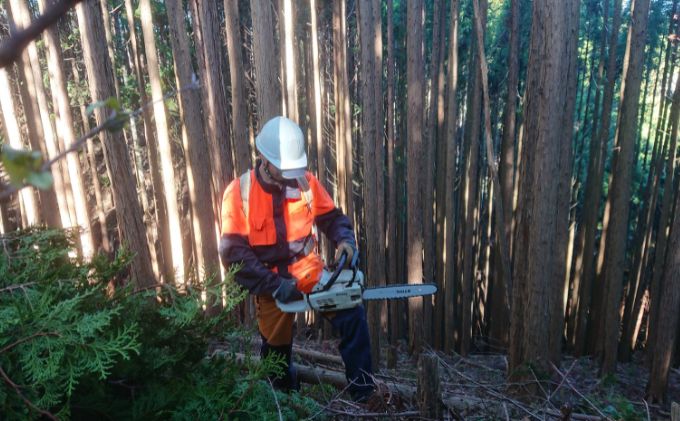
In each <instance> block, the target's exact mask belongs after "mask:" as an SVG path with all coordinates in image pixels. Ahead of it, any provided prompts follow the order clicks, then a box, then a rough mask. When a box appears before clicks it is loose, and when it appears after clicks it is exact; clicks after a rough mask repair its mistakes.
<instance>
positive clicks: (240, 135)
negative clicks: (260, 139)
mask: <svg viewBox="0 0 680 421" xmlns="http://www.w3.org/2000/svg"><path fill="white" fill-rule="evenodd" d="M224 19H225V26H226V33H227V51H228V54H229V75H230V77H231V114H232V133H233V136H232V144H233V146H234V168H235V169H236V173H237V174H243V173H244V172H245V171H247V170H248V168H250V166H251V158H250V156H251V155H250V151H249V145H250V130H249V128H248V102H247V100H248V96H247V93H246V86H245V83H244V77H243V75H244V74H245V70H244V69H243V54H242V52H241V48H242V41H241V24H240V18H239V11H238V2H235V1H232V0H225V1H224ZM218 203H219V202H218Z"/></svg>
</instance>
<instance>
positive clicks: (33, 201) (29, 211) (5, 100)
mask: <svg viewBox="0 0 680 421" xmlns="http://www.w3.org/2000/svg"><path fill="white" fill-rule="evenodd" d="M0 92H4V94H3V95H0V108H1V109H2V116H3V117H4V119H3V124H4V125H5V128H6V129H7V135H8V137H9V139H8V141H9V145H10V146H11V147H12V148H14V149H25V148H24V144H23V142H22V140H21V131H20V130H19V123H18V122H17V117H16V108H15V103H14V97H13V95H12V88H11V87H10V84H9V75H8V74H7V69H6V68H4V67H2V68H0ZM19 197H20V198H21V201H22V202H23V209H24V212H25V214H26V221H27V223H28V225H36V224H38V223H39V222H40V221H39V213H38V203H37V198H36V195H35V189H34V188H33V187H26V188H24V189H21V190H19Z"/></svg>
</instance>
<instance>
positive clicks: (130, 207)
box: [76, 2, 156, 288]
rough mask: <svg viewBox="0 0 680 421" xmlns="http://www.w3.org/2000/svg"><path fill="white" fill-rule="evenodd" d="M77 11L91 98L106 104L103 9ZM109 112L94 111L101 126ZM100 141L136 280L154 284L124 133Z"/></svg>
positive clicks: (92, 6) (108, 78)
mask: <svg viewBox="0 0 680 421" xmlns="http://www.w3.org/2000/svg"><path fill="white" fill-rule="evenodd" d="M76 10H77V15H78V23H79V26H80V39H81V42H82V45H83V56H84V61H85V66H86V68H87V76H88V81H89V88H90V96H91V97H92V100H93V101H104V100H106V99H107V98H110V97H111V96H113V95H114V93H115V91H114V86H113V69H112V68H111V63H110V62H109V60H108V57H107V56H102V55H101V54H98V52H101V51H104V49H105V48H106V39H105V37H104V33H103V30H102V26H103V22H102V20H101V10H100V9H99V7H98V5H97V4H96V3H95V2H85V3H81V4H79V5H78V6H77V8H76ZM109 112H110V110H108V109H105V108H103V107H101V108H97V109H96V110H95V111H94V113H95V118H96V119H97V123H98V124H102V123H104V122H105V121H106V119H107V118H108V113H109ZM100 138H101V139H102V141H103V144H104V156H105V158H106V161H107V165H108V167H109V171H110V172H111V173H112V174H116V180H115V181H113V183H112V186H111V188H112V190H113V197H114V202H115V204H116V218H117V219H118V230H119V233H120V238H121V242H122V243H123V244H126V245H127V247H129V249H130V250H131V251H132V252H133V253H134V258H133V259H132V262H131V265H130V270H131V275H132V280H133V282H135V285H136V286H137V287H138V288H142V287H146V286H149V285H153V284H155V283H156V280H155V279H154V274H153V271H152V270H151V268H152V266H151V256H150V254H149V247H148V245H147V243H146V237H145V233H146V229H145V227H144V221H143V219H142V211H141V208H140V206H139V200H138V198H137V189H136V188H135V178H134V175H133V174H132V168H131V166H130V162H129V154H128V152H127V149H126V147H125V143H124V142H123V141H122V136H121V135H120V133H117V132H116V133H111V132H102V134H101V136H100Z"/></svg>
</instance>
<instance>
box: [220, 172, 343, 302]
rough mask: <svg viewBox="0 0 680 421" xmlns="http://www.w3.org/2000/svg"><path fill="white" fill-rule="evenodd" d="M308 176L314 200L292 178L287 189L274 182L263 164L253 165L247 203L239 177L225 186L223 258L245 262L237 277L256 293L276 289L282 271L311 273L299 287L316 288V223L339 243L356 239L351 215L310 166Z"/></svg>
mask: <svg viewBox="0 0 680 421" xmlns="http://www.w3.org/2000/svg"><path fill="white" fill-rule="evenodd" d="M258 165H259V164H258ZM306 178H307V181H308V183H309V187H310V189H311V195H310V196H311V197H312V198H313V199H312V200H311V206H309V205H310V204H309V203H307V199H305V195H303V194H301V192H300V189H299V187H298V186H297V183H296V182H290V183H287V185H286V186H285V187H284V188H283V189H280V188H278V187H277V186H275V185H268V184H266V183H265V182H264V181H263V180H261V178H260V177H259V172H258V171H257V167H256V169H255V170H251V171H250V193H249V196H248V200H247V201H246V202H245V203H244V201H243V199H242V197H241V184H240V179H239V178H236V179H235V180H233V181H232V182H231V183H230V184H229V186H228V187H227V189H226V190H225V192H224V196H223V200H222V236H221V240H220V258H221V260H222V263H223V264H224V266H225V267H226V268H228V267H230V266H231V265H232V264H240V265H241V268H240V270H239V271H238V272H237V273H236V275H235V277H236V281H237V282H238V283H239V284H241V285H242V286H244V287H245V288H246V289H248V290H249V291H250V292H251V293H253V294H258V295H266V294H271V293H272V292H273V291H274V290H275V289H276V288H277V287H278V285H279V283H280V277H288V278H290V277H306V278H309V279H298V281H299V288H300V290H302V291H303V292H309V291H310V290H311V287H312V286H313V284H314V283H316V281H318V275H320V268H321V267H322V266H319V265H322V263H321V261H320V259H319V258H318V256H317V255H316V253H315V251H314V249H315V245H316V238H314V235H313V233H312V226H313V224H316V225H317V227H318V228H319V230H321V231H322V232H324V233H325V234H326V236H328V238H329V239H330V240H331V241H333V242H335V243H339V242H341V241H349V242H351V243H352V244H355V243H356V241H355V239H354V232H353V230H352V226H351V223H350V221H349V219H348V218H347V217H346V216H345V215H344V214H343V213H342V211H341V210H340V209H338V208H337V207H336V206H335V204H334V203H333V200H332V199H331V197H330V195H329V194H328V192H326V190H325V189H324V188H323V186H322V185H321V184H320V183H319V181H318V180H317V179H316V177H314V176H313V175H312V174H311V173H309V172H307V173H306ZM244 205H247V206H248V209H247V212H246V211H245V210H244V209H243V207H244ZM310 208H311V209H310ZM317 272H318V273H317ZM310 273H311V275H310ZM300 274H302V275H300ZM305 274H307V275H309V276H305ZM314 278H315V279H314Z"/></svg>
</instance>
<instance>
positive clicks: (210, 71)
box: [192, 0, 271, 214]
mask: <svg viewBox="0 0 680 421" xmlns="http://www.w3.org/2000/svg"><path fill="white" fill-rule="evenodd" d="M260 3H268V2H260ZM192 5H193V6H194V8H193V10H194V11H195V13H194V15H193V18H194V20H195V22H194V34H195V35H196V39H197V42H196V51H197V60H198V62H199V66H198V68H199V74H200V76H201V85H202V87H203V91H202V92H203V100H204V102H203V104H204V111H205V117H204V124H205V132H206V134H207V135H208V141H209V142H210V153H211V155H212V160H211V166H212V169H213V183H214V186H213V197H214V198H215V205H217V204H218V203H220V200H221V199H222V193H223V191H224V188H225V187H226V186H227V184H229V182H230V181H231V180H232V178H233V177H234V164H233V160H232V152H233V151H232V150H231V145H230V142H229V138H230V137H229V116H228V114H227V112H228V103H227V97H226V94H225V91H224V90H225V87H226V83H225V81H224V80H223V75H224V74H226V69H225V66H226V63H224V57H223V54H222V41H221V34H220V24H219V17H218V12H217V2H216V1H200V0H199V1H192ZM269 31H271V29H269ZM258 35H259V34H258ZM238 76H239V77H241V76H242V74H238ZM248 163H249V161H248ZM218 213H219V212H217V208H215V214H218Z"/></svg>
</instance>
